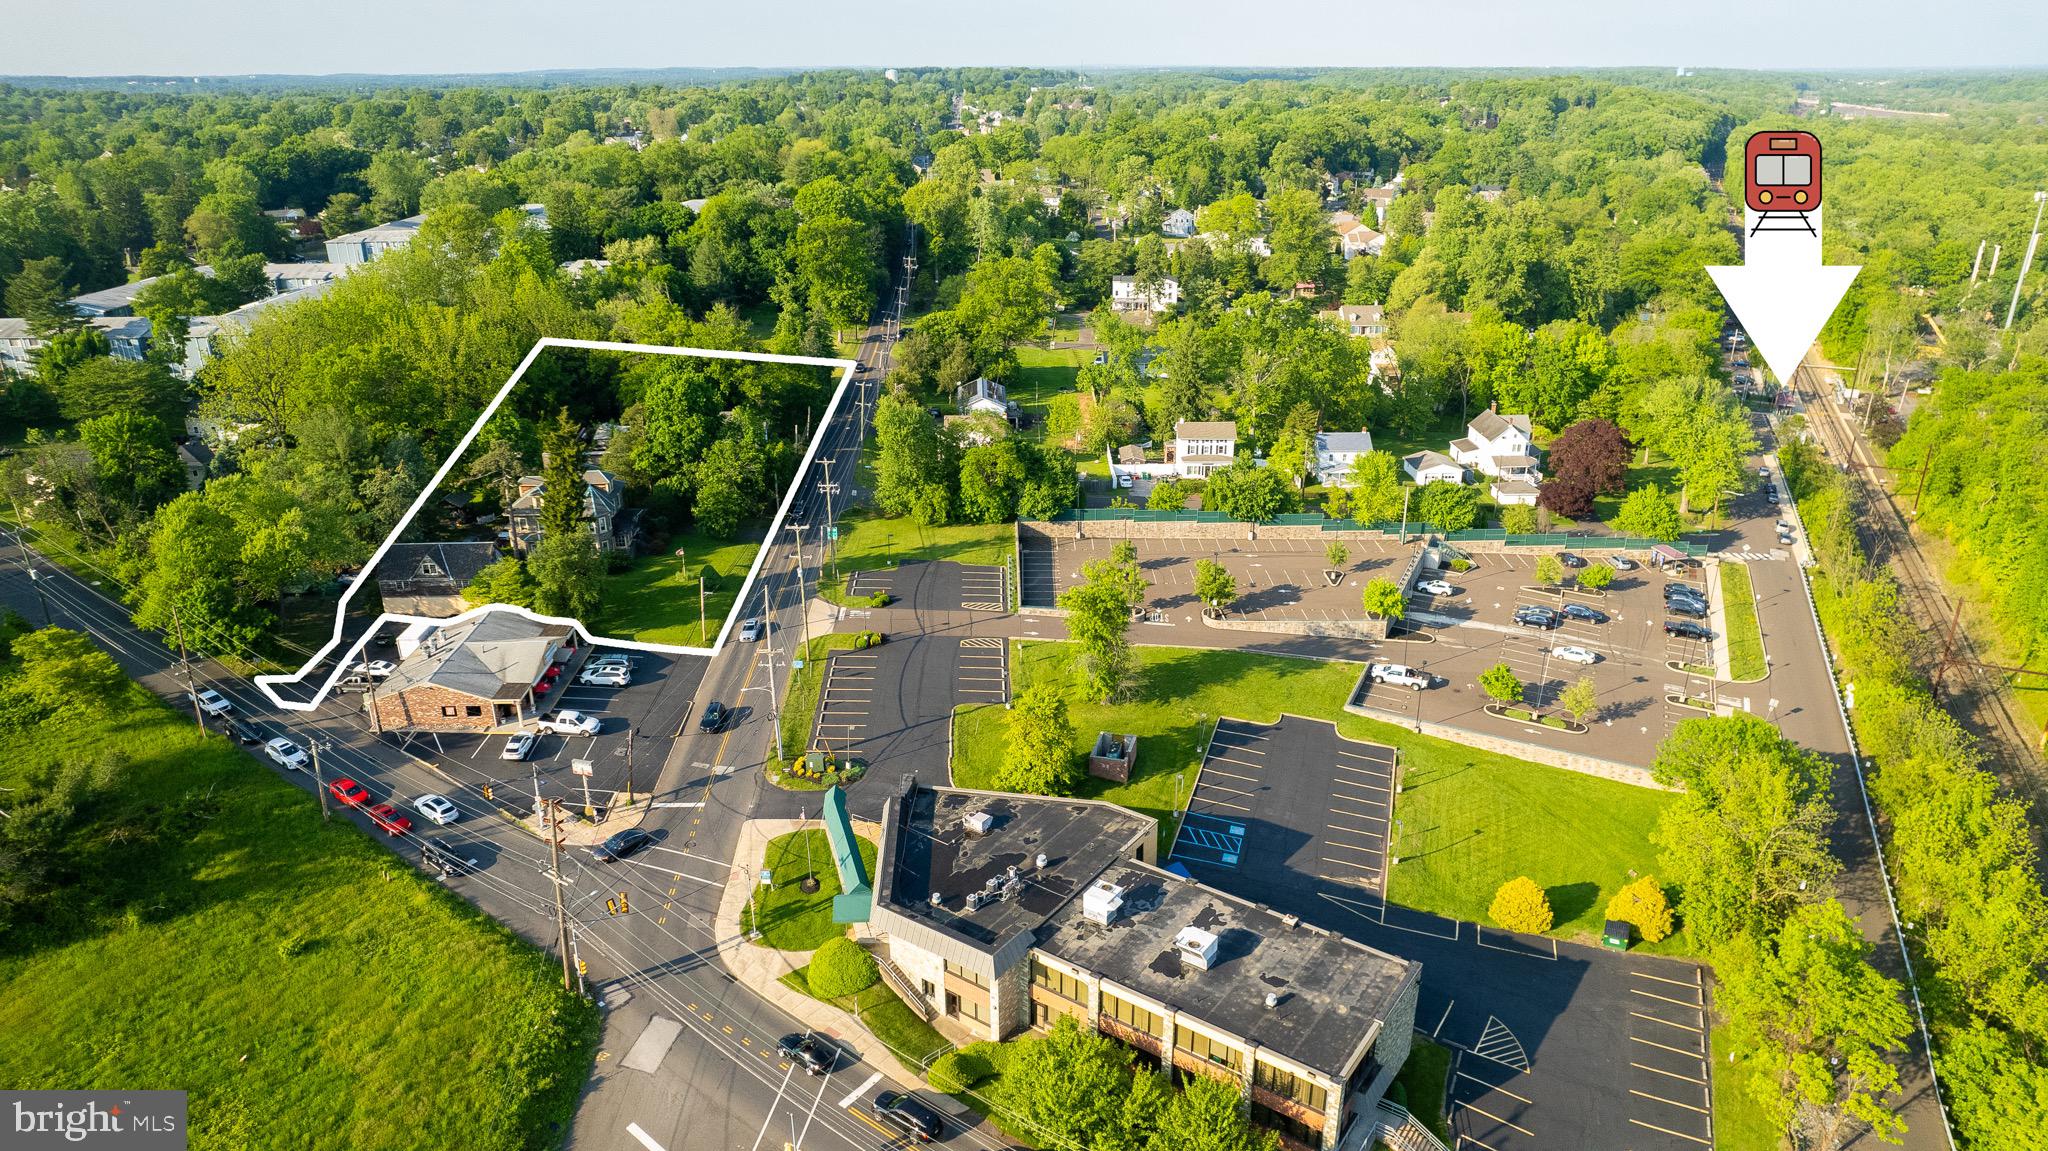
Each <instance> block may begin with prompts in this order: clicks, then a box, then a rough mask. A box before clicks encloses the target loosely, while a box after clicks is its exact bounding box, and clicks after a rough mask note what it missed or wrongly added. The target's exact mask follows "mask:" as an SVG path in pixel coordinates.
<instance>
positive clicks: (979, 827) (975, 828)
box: [960, 811, 996, 835]
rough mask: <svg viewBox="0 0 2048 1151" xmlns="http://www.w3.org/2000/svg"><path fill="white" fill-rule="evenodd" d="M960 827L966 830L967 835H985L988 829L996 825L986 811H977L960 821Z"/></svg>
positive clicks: (992, 817)
mask: <svg viewBox="0 0 2048 1151" xmlns="http://www.w3.org/2000/svg"><path fill="white" fill-rule="evenodd" d="M960 825H961V826H962V827H965V828H966V829H967V834H969V835H987V834H988V832H989V829H990V828H992V827H994V826H995V825H996V820H995V816H992V815H990V814H989V813H988V812H986V811H977V812H975V813H974V814H972V815H970V816H968V817H967V818H966V819H963V820H961V821H960Z"/></svg>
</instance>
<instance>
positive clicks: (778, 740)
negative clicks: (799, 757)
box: [761, 587, 788, 759]
mask: <svg viewBox="0 0 2048 1151" xmlns="http://www.w3.org/2000/svg"><path fill="white" fill-rule="evenodd" d="M761 619H762V621H763V624H764V626H765V627H766V628H767V640H768V723H769V726H771V727H773V728H774V729H775V758H777V759H787V758H788V756H787V755H786V754H785V753H784V749H783V746H782V705H781V703H780V702H779V700H778V698H777V696H776V694H775V608H774V605H772V604H770V603H769V602H768V590H767V589H766V588H765V587H764V588H763V589H762V590H761Z"/></svg>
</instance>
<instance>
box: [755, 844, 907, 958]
mask: <svg viewBox="0 0 2048 1151" xmlns="http://www.w3.org/2000/svg"><path fill="white" fill-rule="evenodd" d="M860 858H861V862H862V863H864V864H865V865H866V866H867V873H868V875H869V877H870V878H872V877H873V876H874V874H875V845H874V844H873V843H870V842H869V841H867V840H865V839H862V840H860ZM761 865H762V866H763V867H767V868H770V869H772V870H773V871H774V873H775V882H774V883H772V884H771V883H762V884H757V885H755V887H754V898H753V899H752V900H751V901H749V902H748V904H747V906H746V907H745V908H744V909H743V910H742V911H741V912H740V926H741V927H742V928H744V929H745V930H747V931H753V930H754V917H755V914H756V912H757V910H758V913H759V915H760V931H761V938H759V939H757V940H755V941H754V942H756V943H758V944H760V945H761V946H763V947H773V948H775V949H776V950H777V951H810V950H811V949H813V948H815V947H817V946H818V945H819V944H821V943H823V942H825V941H826V940H827V939H831V938H832V937H833V936H836V935H844V934H846V925H845V924H843V923H834V922H832V897H833V896H835V895H838V894H839V892H840V887H839V869H838V868H837V867H835V866H833V863H832V841H831V838H830V837H829V836H827V835H826V834H825V829H824V828H810V829H807V830H804V831H792V832H790V833H789V834H788V835H778V836H776V837H775V838H774V839H773V840H771V841H769V844H768V850H767V852H766V853H765V854H764V856H763V858H762V861H761ZM805 875H816V876H817V877H818V890H816V891H813V892H810V893H808V894H807V893H805V891H804V889H803V887H802V883H803V878H804V876H805Z"/></svg>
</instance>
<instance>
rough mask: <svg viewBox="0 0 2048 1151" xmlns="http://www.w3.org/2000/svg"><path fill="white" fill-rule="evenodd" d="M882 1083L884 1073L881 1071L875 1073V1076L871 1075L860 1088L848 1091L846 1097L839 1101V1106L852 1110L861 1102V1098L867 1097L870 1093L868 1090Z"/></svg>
mask: <svg viewBox="0 0 2048 1151" xmlns="http://www.w3.org/2000/svg"><path fill="white" fill-rule="evenodd" d="M881 1081H882V1073H881V1072H879V1071H877V1072H875V1073H874V1074H873V1075H870V1076H868V1077H867V1079H865V1080H863V1081H862V1083H861V1085H860V1086H858V1087H856V1088H854V1089H853V1090H851V1091H848V1092H847V1093H846V1097H845V1098H844V1099H841V1100H840V1101H839V1105H840V1106H841V1107H846V1108H851V1107H852V1106H853V1105H854V1104H855V1103H858V1102H860V1097H861V1096H863V1095H866V1094H867V1093H868V1088H870V1087H873V1086H874V1085H875V1084H877V1083H880V1082H881Z"/></svg>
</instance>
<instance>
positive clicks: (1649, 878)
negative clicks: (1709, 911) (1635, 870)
mask: <svg viewBox="0 0 2048 1151" xmlns="http://www.w3.org/2000/svg"><path fill="white" fill-rule="evenodd" d="M1607 918H1609V919H1619V920H1621V921H1622V922H1623V923H1632V924H1634V925H1635V929H1636V934H1637V935H1640V936H1642V937H1643V942H1644V943H1655V942H1657V941H1658V940H1660V939H1663V938H1665V937H1667V936H1669V935H1670V934H1671V929H1672V922H1671V901H1670V900H1668V899H1666V898H1665V897H1664V888H1663V887H1662V886H1661V885H1659V884H1658V882H1657V878H1656V877H1655V876H1653V875H1645V876H1643V877H1642V878H1641V879H1638V880H1636V881H1635V882H1634V883H1631V884H1629V885H1628V886H1627V887H1624V888H1622V889H1621V891H1620V893H1619V894H1617V895H1616V896H1615V897H1614V898H1613V899H1610V900H1608V901H1607Z"/></svg>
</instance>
